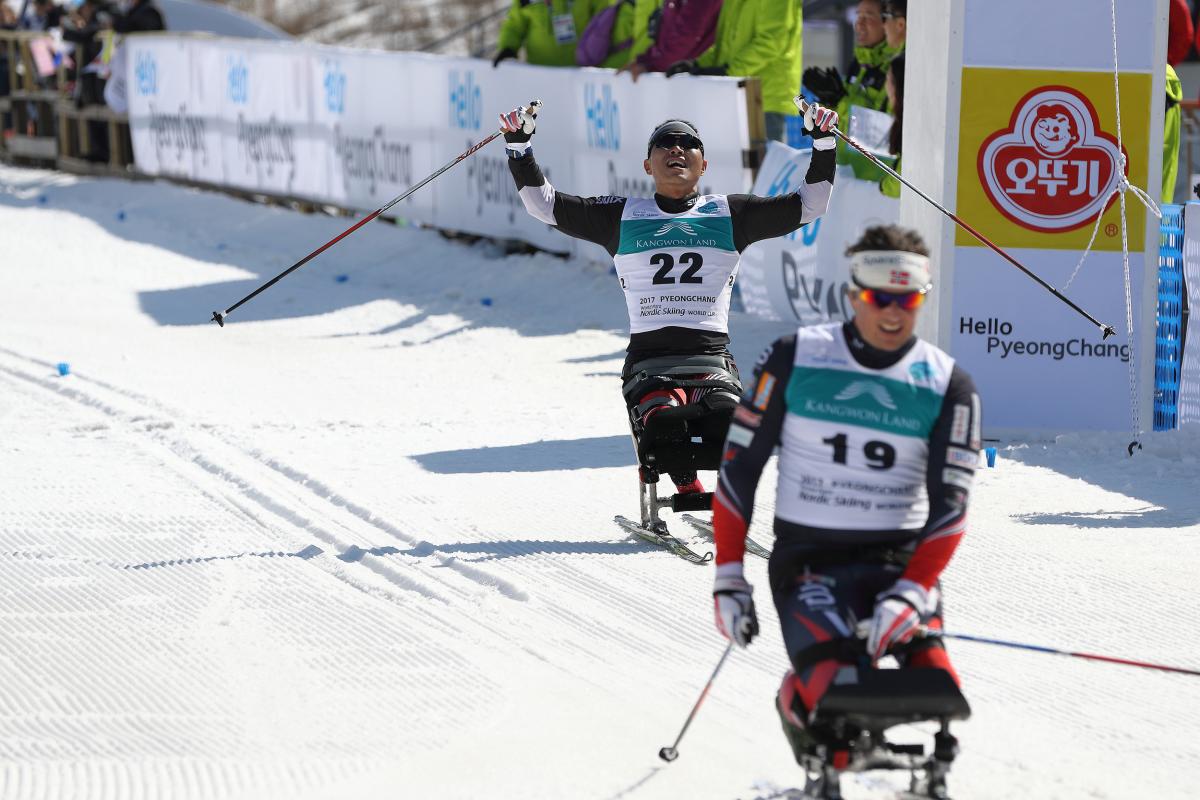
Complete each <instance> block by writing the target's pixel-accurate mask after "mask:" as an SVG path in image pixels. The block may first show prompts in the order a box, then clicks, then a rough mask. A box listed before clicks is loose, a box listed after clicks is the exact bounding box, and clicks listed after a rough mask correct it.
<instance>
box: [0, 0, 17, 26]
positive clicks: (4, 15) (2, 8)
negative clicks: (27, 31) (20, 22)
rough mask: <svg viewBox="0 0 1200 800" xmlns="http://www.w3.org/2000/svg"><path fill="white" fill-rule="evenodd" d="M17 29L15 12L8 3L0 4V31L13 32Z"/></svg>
mask: <svg viewBox="0 0 1200 800" xmlns="http://www.w3.org/2000/svg"><path fill="white" fill-rule="evenodd" d="M16 29H17V12H15V11H13V10H12V6H10V5H9V4H8V3H2V2H0V30H3V31H15V30H16Z"/></svg>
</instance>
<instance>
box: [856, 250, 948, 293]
mask: <svg viewBox="0 0 1200 800" xmlns="http://www.w3.org/2000/svg"><path fill="white" fill-rule="evenodd" d="M850 278H851V279H852V280H853V281H854V282H855V283H856V284H858V285H859V286H861V287H862V288H864V289H882V290H884V291H888V292H927V291H929V290H930V289H932V288H933V275H932V273H931V272H930V269H929V259H928V258H927V257H926V256H922V255H918V254H916V253H909V252H907V251H904V250H864V251H862V252H860V253H855V254H854V255H853V256H852V257H851V259H850Z"/></svg>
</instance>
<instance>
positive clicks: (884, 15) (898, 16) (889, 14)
mask: <svg viewBox="0 0 1200 800" xmlns="http://www.w3.org/2000/svg"><path fill="white" fill-rule="evenodd" d="M879 18H880V19H882V20H883V21H884V22H887V21H888V20H889V19H904V15H903V14H897V13H895V12H894V11H885V12H883V13H882V14H880V15H879Z"/></svg>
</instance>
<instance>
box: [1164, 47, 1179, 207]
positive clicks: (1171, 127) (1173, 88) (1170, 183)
mask: <svg viewBox="0 0 1200 800" xmlns="http://www.w3.org/2000/svg"><path fill="white" fill-rule="evenodd" d="M1182 101H1183V84H1182V83H1180V81H1179V76H1178V75H1176V74H1175V69H1174V68H1173V67H1172V66H1171V65H1170V64H1167V119H1166V121H1165V122H1164V123H1163V163H1162V201H1163V202H1164V203H1173V202H1175V180H1176V178H1177V177H1178V175H1179V129H1180V126H1181V125H1182V124H1183V111H1182V110H1181V109H1180V108H1179V104H1180V102H1182Z"/></svg>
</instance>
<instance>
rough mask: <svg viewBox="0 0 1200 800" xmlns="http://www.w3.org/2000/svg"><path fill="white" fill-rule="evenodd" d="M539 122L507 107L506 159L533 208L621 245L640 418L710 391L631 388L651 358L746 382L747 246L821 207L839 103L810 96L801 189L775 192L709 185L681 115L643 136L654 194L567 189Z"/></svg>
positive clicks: (548, 219)
mask: <svg viewBox="0 0 1200 800" xmlns="http://www.w3.org/2000/svg"><path fill="white" fill-rule="evenodd" d="M536 125H537V113H536V110H527V109H515V110H513V111H511V112H509V113H507V114H502V115H501V117H500V127H501V129H502V130H504V131H506V133H505V134H504V139H505V141H506V142H507V150H508V155H509V168H510V169H511V171H512V175H513V178H514V180H516V184H517V190H518V192H519V194H520V196H521V200H522V202H523V203H524V204H525V209H526V211H528V212H529V214H530V215H532V216H533V217H534V218H536V219H538V220H541V221H542V222H545V223H546V224H548V225H552V226H554V227H555V228H557V229H558V230H560V231H562V232H563V233H565V234H567V235H568V236H573V237H575V238H577V239H583V240H585V241H589V242H594V243H596V244H598V245H600V246H601V247H603V248H605V249H606V250H607V251H608V253H609V255H611V256H612V257H613V263H614V265H615V267H616V271H617V276H618V279H619V281H620V286H621V289H622V290H623V291H624V293H625V301H626V306H627V309H628V312H629V327H630V337H629V347H628V348H627V356H626V358H625V366H624V369H623V370H622V382H623V384H624V385H625V387H626V402H627V404H628V405H629V406H630V408H631V417H632V418H633V419H634V422H635V424H640V425H641V426H643V427H644V426H645V424H646V422H647V421H648V420H649V418H650V417H651V416H653V415H654V414H655V413H657V412H658V411H660V410H662V409H664V408H669V407H672V406H679V405H681V404H686V403H691V402H695V401H696V400H697V399H698V398H699V396H700V394H701V393H703V392H705V391H707V390H706V389H704V388H689V389H664V388H656V389H655V390H654V391H651V392H647V393H645V394H641V393H640V392H638V391H636V390H634V391H631V388H632V389H636V387H634V386H632V385H631V379H632V378H634V377H635V376H637V375H639V374H640V373H641V372H642V371H644V370H647V369H650V370H660V369H664V368H667V367H668V366H673V367H691V366H695V367H696V372H695V373H693V374H690V375H686V376H685V375H683V374H682V373H678V372H677V373H675V374H677V375H679V376H680V377H687V378H695V379H701V380H703V379H710V378H718V377H719V376H720V377H724V376H729V377H730V378H731V379H732V380H731V382H732V383H733V384H734V385H735V386H740V380H739V378H738V373H737V366H736V364H734V361H733V356H732V355H730V353H729V300H730V297H731V294H732V290H733V283H734V280H735V279H736V278H737V272H738V264H739V262H740V259H741V253H742V251H743V250H745V249H746V248H747V247H749V246H750V245H751V244H753V243H754V242H757V241H760V240H762V239H769V238H772V237H775V236H783V235H785V234H788V233H791V232H792V231H794V230H796V229H797V228H800V227H801V226H803V225H806V224H808V223H810V222H812V221H813V220H815V219H817V218H818V217H820V216H821V215H822V214H824V213H825V210H826V208H827V207H828V205H829V196H830V194H831V192H832V191H833V174H834V169H835V163H834V138H833V134H832V133H831V131H832V129H833V128H834V127H836V125H837V114H836V113H834V112H833V111H830V110H828V109H825V108H822V107H821V106H819V105H815V104H814V105H812V106H809V107H808V108H807V114H806V116H805V125H806V127H807V128H808V129H809V130H811V131H812V137H813V156H812V161H811V163H810V164H809V168H808V173H807V175H806V177H805V182H804V184H803V185H802V186H801V187H800V189H799V190H798V191H796V192H792V193H789V194H784V195H780V196H778V197H758V196H755V195H749V194H730V195H722V194H713V195H701V194H700V193H699V191H698V187H699V185H700V177H701V176H702V175H703V174H704V171H705V169H706V168H707V167H708V162H707V161H706V160H705V158H704V143H703V142H702V141H701V140H700V133H699V131H697V130H696V128H695V126H693V125H692V124H691V123H689V122H687V121H685V120H678V119H673V120H667V121H666V122H663V123H662V124H661V125H659V126H658V127H656V128H655V129H654V131H653V132H652V133H651V134H650V139H649V142H648V143H647V146H646V160H645V162H644V163H643V167H644V169H645V171H646V174H647V175H650V176H651V177H652V178H653V179H654V186H655V195H654V197H653V198H633V197H630V198H626V197H611V196H609V197H578V196H576V195H572V194H566V193H564V192H561V191H558V190H557V189H556V188H555V187H554V186H551V185H550V183H549V182H548V181H547V180H546V178H545V176H544V175H543V174H542V170H541V169H540V168H539V167H538V164H537V162H536V161H535V160H534V158H533V148H532V146H531V139H532V137H533V133H534V130H535V127H536ZM706 368H711V369H712V370H713V371H711V372H710V371H708V369H706ZM730 402H731V403H732V402H733V398H732V397H731V398H730ZM671 480H672V481H673V482H674V483H675V486H676V488H677V489H678V490H679V492H681V493H692V492H702V491H704V489H703V487H702V486H701V485H700V482H699V480H698V478H697V476H696V473H695V472H688V473H672V474H671Z"/></svg>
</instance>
